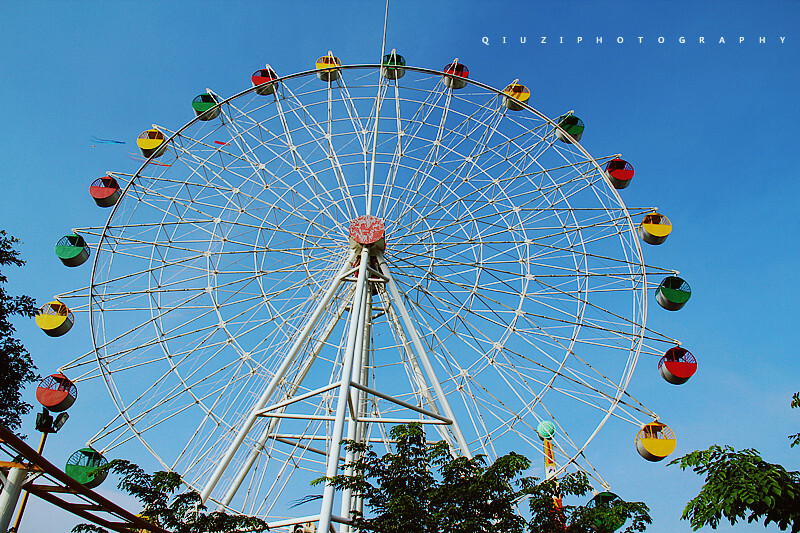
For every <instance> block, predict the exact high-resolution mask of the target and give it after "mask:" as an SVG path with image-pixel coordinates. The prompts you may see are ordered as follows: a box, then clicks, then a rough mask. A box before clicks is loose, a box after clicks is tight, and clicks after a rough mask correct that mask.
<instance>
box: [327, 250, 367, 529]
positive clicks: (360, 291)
mask: <svg viewBox="0 0 800 533" xmlns="http://www.w3.org/2000/svg"><path fill="white" fill-rule="evenodd" d="M368 263H369V250H368V249H367V247H366V246H365V247H362V249H361V263H360V264H359V266H358V279H357V280H356V290H355V296H354V297H353V306H352V312H351V313H350V325H349V329H348V331H347V344H346V347H345V350H344V353H343V354H342V356H343V361H342V379H341V384H340V385H339V398H338V400H337V404H336V417H335V419H334V423H333V432H332V434H331V440H330V446H329V447H328V464H327V468H326V470H325V477H327V478H332V477H334V476H335V475H336V472H337V471H338V469H339V454H340V453H341V450H342V443H341V441H342V436H343V434H344V422H345V418H346V416H347V404H348V399H349V396H350V379H351V376H352V375H353V360H354V359H355V355H356V354H355V351H356V347H357V346H358V345H359V343H360V342H363V338H364V329H363V327H362V328H359V327H358V326H359V324H362V325H363V322H362V319H363V317H364V302H365V300H364V292H365V291H369V290H370V289H369V287H368V285H369V283H368V282H367V264H368ZM333 497H334V487H333V485H332V484H331V483H330V482H328V481H326V482H325V489H324V491H323V493H322V506H321V508H320V512H319V528H318V529H317V531H319V532H320V533H328V530H329V529H330V526H331V514H332V511H333Z"/></svg>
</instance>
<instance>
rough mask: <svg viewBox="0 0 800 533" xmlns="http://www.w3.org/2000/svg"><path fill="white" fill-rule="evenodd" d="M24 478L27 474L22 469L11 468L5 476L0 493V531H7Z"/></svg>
mask: <svg viewBox="0 0 800 533" xmlns="http://www.w3.org/2000/svg"><path fill="white" fill-rule="evenodd" d="M26 476H27V472H26V471H25V470H24V469H22V468H12V469H11V470H9V471H8V475H7V476H5V477H6V479H5V480H4V483H3V490H2V491H1V492H0V531H8V526H9V524H10V523H11V519H12V518H13V517H14V509H15V508H16V507H17V501H18V500H19V493H20V490H21V489H22V482H23V481H25V477H26Z"/></svg>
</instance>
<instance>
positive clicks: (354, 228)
mask: <svg viewBox="0 0 800 533" xmlns="http://www.w3.org/2000/svg"><path fill="white" fill-rule="evenodd" d="M385 232H386V227H385V226H384V225H383V220H381V219H380V218H378V217H374V216H372V215H362V216H360V217H358V218H356V219H353V220H351V221H350V238H351V239H352V240H353V241H355V242H356V243H358V244H360V245H362V246H372V245H373V244H377V243H379V242H383V236H384V233H385Z"/></svg>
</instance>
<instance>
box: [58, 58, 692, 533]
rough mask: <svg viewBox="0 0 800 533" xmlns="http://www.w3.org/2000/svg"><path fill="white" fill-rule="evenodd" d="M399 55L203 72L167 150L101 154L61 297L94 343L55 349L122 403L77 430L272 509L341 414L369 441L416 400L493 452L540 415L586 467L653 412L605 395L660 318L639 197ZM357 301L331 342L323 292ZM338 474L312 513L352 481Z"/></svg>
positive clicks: (429, 418)
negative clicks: (96, 426)
mask: <svg viewBox="0 0 800 533" xmlns="http://www.w3.org/2000/svg"><path fill="white" fill-rule="evenodd" d="M405 70H406V75H405V76H404V77H403V78H402V79H398V80H392V82H391V83H389V82H388V81H387V80H386V79H385V78H383V77H381V75H380V68H379V66H377V65H371V66H344V67H342V69H341V76H340V77H339V79H338V80H336V82H335V83H326V84H322V83H320V82H319V80H318V79H317V77H316V75H315V74H314V73H313V72H305V73H299V74H296V75H291V76H286V77H283V78H281V79H280V80H278V81H277V82H276V84H275V88H276V90H275V92H274V94H272V95H267V96H264V95H257V94H255V91H254V90H253V89H252V88H251V89H248V90H247V91H243V92H242V93H239V94H237V95H234V96H232V97H230V98H227V99H226V98H223V97H220V102H221V104H220V107H219V109H220V111H221V114H220V117H219V119H218V120H212V121H199V120H193V121H192V122H190V123H189V124H187V125H186V126H184V127H183V128H181V129H179V130H178V131H175V132H174V133H172V132H170V130H169V129H168V128H164V127H159V128H160V129H161V130H162V131H164V132H165V133H166V134H168V135H169V136H170V137H169V140H168V141H167V144H168V145H169V147H168V149H167V151H166V152H165V154H164V155H163V156H162V158H161V159H160V160H159V162H160V163H164V164H168V165H171V166H164V167H161V166H154V165H149V164H147V165H143V166H142V168H141V169H140V170H139V171H138V172H136V173H135V174H133V175H126V174H121V173H113V175H114V176H115V177H116V178H117V179H118V181H120V182H121V183H126V182H127V187H125V189H124V193H123V195H122V196H121V198H120V201H119V202H118V203H117V205H115V206H114V208H113V209H112V214H111V216H110V217H109V219H108V221H107V222H106V223H105V225H103V226H102V227H97V228H82V229H80V231H81V233H82V234H84V235H87V236H88V237H89V239H90V240H91V239H92V238H95V239H97V240H99V242H98V243H97V244H96V245H94V243H92V246H93V248H94V249H96V250H97V253H96V254H95V258H94V267H93V272H92V280H91V283H90V286H89V287H86V288H83V289H78V290H76V291H73V292H72V293H68V294H65V295H61V297H60V298H61V299H62V300H70V299H71V301H69V305H70V308H72V309H74V310H76V311H78V313H80V312H81V311H83V310H89V311H90V312H91V318H90V326H91V330H92V342H93V345H94V349H93V351H92V352H91V353H89V354H86V355H85V356H83V357H81V358H78V359H76V360H75V361H73V362H70V363H68V364H67V365H65V366H64V367H63V370H64V371H67V372H68V373H69V375H70V376H71V377H72V376H75V378H76V379H77V380H82V379H89V378H96V377H99V378H101V379H103V380H104V381H105V383H106V386H107V388H108V390H109V393H110V394H111V397H112V400H113V401H114V403H115V407H116V409H117V411H118V413H117V414H116V415H115V416H114V417H113V418H112V420H111V421H110V422H109V423H108V424H106V425H105V426H104V427H103V428H102V429H101V430H100V431H99V432H98V433H97V435H96V436H95V437H93V438H92V439H91V442H96V444H95V446H96V447H98V448H102V449H103V450H104V451H108V450H111V449H113V448H115V447H121V446H123V445H124V444H125V443H126V442H128V441H130V440H138V441H140V442H141V443H142V445H144V446H145V448H146V449H147V450H149V451H150V452H151V453H152V454H153V455H154V456H155V458H156V460H157V461H159V462H160V463H161V464H162V465H163V466H164V467H165V468H170V469H173V470H176V471H178V472H180V473H181V475H182V477H183V479H184V481H185V482H186V483H187V484H188V485H189V486H191V487H193V488H196V489H198V490H202V491H203V496H204V499H206V501H212V502H216V503H219V504H221V505H222V506H223V507H225V508H226V509H229V510H234V511H239V512H244V513H249V514H255V515H259V516H262V517H265V518H266V519H267V520H268V521H269V522H270V523H273V524H291V523H298V522H292V521H291V520H290V519H288V518H286V515H287V514H293V513H295V511H297V514H304V515H308V514H309V513H308V511H309V510H308V509H297V510H295V509H293V508H292V507H291V502H292V501H294V500H296V499H297V498H298V497H300V496H302V495H305V494H308V491H313V490H315V489H310V488H309V487H308V481H309V480H310V479H313V478H316V477H320V476H322V475H325V474H326V473H328V472H329V471H331V470H330V469H331V468H332V467H331V465H332V464H333V463H335V462H337V461H338V460H339V455H340V452H341V450H339V451H338V452H337V453H336V454H334V453H333V452H332V450H333V449H334V448H336V446H338V438H340V437H341V435H344V434H346V435H347V436H348V437H353V436H354V437H355V438H356V439H357V440H359V441H361V442H368V443H374V444H376V445H378V446H379V447H380V448H381V449H382V450H388V449H389V448H390V446H391V445H392V441H391V439H390V437H389V435H388V430H389V427H388V426H387V425H388V424H391V423H401V422H409V421H416V422H420V423H423V424H425V427H426V431H428V434H429V438H430V439H431V440H433V439H436V438H439V439H444V440H446V441H447V442H448V443H449V444H450V446H451V449H453V450H454V452H456V453H463V454H464V455H467V456H469V455H471V454H476V453H483V454H487V455H488V456H489V457H490V459H491V458H493V457H496V456H497V455H499V454H501V453H505V452H506V451H509V449H510V448H509V447H510V446H513V447H514V450H515V451H518V452H521V453H525V454H527V455H531V454H537V453H541V451H540V450H541V446H540V444H539V442H538V438H535V427H536V424H537V423H538V422H539V421H541V420H543V419H549V420H552V421H553V422H554V423H555V424H556V426H557V437H556V438H555V439H554V443H555V444H556V450H555V453H556V455H557V459H558V462H559V465H561V466H562V468H567V467H572V466H576V467H578V468H582V469H584V470H586V471H587V472H588V473H589V474H590V475H592V476H594V477H595V478H596V479H601V478H600V476H599V474H597V473H596V471H595V470H594V468H593V466H592V465H591V463H590V462H589V461H588V459H587V455H586V453H585V452H586V451H587V446H588V445H589V444H590V442H591V441H592V439H593V438H594V437H595V435H597V433H598V431H599V430H600V428H601V427H602V426H603V424H605V423H606V421H608V420H610V419H612V418H613V417H616V418H618V419H621V420H623V421H626V422H629V423H631V424H632V427H634V428H638V427H640V426H641V420H640V419H639V418H640V417H645V418H650V417H652V416H654V415H653V413H651V412H650V411H649V410H647V409H646V408H645V407H644V406H642V405H641V404H639V403H638V402H636V401H635V400H632V399H630V398H629V397H627V396H624V394H625V388H626V387H627V385H628V383H629V381H630V379H631V376H632V373H633V369H634V366H635V364H636V361H637V359H638V357H639V354H640V353H644V354H647V355H659V356H660V355H661V353H662V352H663V349H661V346H663V345H665V344H668V345H674V343H675V342H677V341H675V340H674V339H670V338H669V337H667V336H664V335H661V334H658V333H655V332H652V331H648V330H646V329H645V319H646V313H647V306H646V299H647V295H648V292H647V291H648V288H649V285H648V283H647V281H646V275H650V273H647V272H645V269H644V262H643V258H642V253H641V246H640V245H639V239H638V236H637V234H636V225H635V224H634V223H633V218H635V217H637V216H639V215H641V214H644V213H649V212H651V208H650V207H646V208H636V209H629V208H627V207H626V206H625V205H624V203H623V202H622V199H621V197H620V196H619V193H618V191H616V190H615V189H613V188H612V187H610V186H609V184H608V182H607V176H606V175H605V173H604V172H603V171H602V168H601V167H600V166H599V162H602V161H603V159H601V160H600V161H598V160H595V159H594V158H592V157H591V156H590V154H589V153H588V152H587V151H586V150H585V149H584V148H583V147H582V146H581V145H580V144H579V143H573V144H569V145H567V144H564V143H560V142H555V135H554V134H553V132H554V129H555V127H556V126H555V123H554V122H553V121H552V120H550V119H548V118H547V117H546V116H544V115H543V114H541V113H539V112H538V111H536V110H534V109H532V108H530V106H527V105H525V106H523V107H524V109H523V110H520V111H518V112H515V113H507V112H506V111H507V110H506V108H505V107H503V106H502V96H501V93H500V92H499V91H497V90H495V89H492V88H491V87H489V86H486V85H484V84H481V83H478V82H474V81H469V82H468V85H469V88H468V89H463V90H459V91H455V92H454V91H451V90H448V89H447V88H446V87H445V85H444V83H443V82H442V77H441V72H437V71H433V70H426V69H419V68H413V67H406V69H405ZM599 129H600V128H595V127H594V126H591V125H590V129H589V130H587V131H590V132H596V131H599ZM585 139H586V140H588V139H590V136H589V134H588V133H587V136H586V137H585ZM218 140H219V141H225V144H218V143H217V142H216V141H218ZM610 157H613V156H610ZM365 212H366V213H369V214H371V215H374V216H376V217H379V218H381V219H382V220H383V221H384V223H385V225H386V246H387V248H386V251H385V253H384V254H381V256H380V266H379V267H378V270H379V271H380V272H378V273H377V274H378V275H376V272H375V271H374V269H373V268H372V267H370V266H369V265H368V264H365V263H364V262H362V265H361V266H364V267H365V268H366V272H367V275H368V276H369V279H370V280H372V281H369V282H368V283H367V282H366V281H365V282H364V283H365V284H366V285H369V287H368V288H365V289H364V290H365V291H366V293H368V294H370V295H371V294H372V290H371V289H372V288H374V289H376V290H377V294H378V296H379V297H380V304H378V303H377V302H378V299H376V305H375V308H374V309H372V310H371V311H370V310H369V309H366V308H367V307H368V306H369V303H370V302H371V297H370V296H367V298H366V303H364V301H363V299H362V300H359V299H358V298H356V294H355V291H356V288H357V287H358V286H359V283H358V278H357V277H356V276H355V271H356V269H353V268H352V266H351V265H352V261H353V260H354V259H355V257H356V255H357V254H358V253H360V252H359V250H357V249H356V250H351V251H349V250H348V239H347V237H348V235H347V224H348V223H349V222H350V221H351V220H353V219H354V218H356V217H357V216H358V215H360V214H364V213H365ZM348 255H349V257H348ZM342 265H345V267H342ZM359 270H360V269H359ZM669 272H670V271H666V270H658V269H654V270H653V272H652V274H653V275H654V276H656V279H660V278H661V277H663V274H664V273H669ZM333 285H336V286H337V287H338V288H336V289H334V288H333ZM323 294H327V296H326V298H327V300H326V301H325V302H324V303H323V298H322V295H323ZM87 295H88V296H89V304H88V305H87V304H86V303H84V302H83V301H80V300H78V298H79V297H83V298H85V297H86V296H87ZM354 302H355V303H354ZM359 302H360V303H359ZM359 305H361V309H364V312H363V313H362V316H363V319H361V320H364V321H365V323H363V324H362V325H361V326H355V327H356V329H357V331H360V333H359V335H361V337H360V338H361V339H362V340H361V341H360V342H359V343H357V344H353V345H352V347H351V348H350V349H348V339H349V330H350V329H351V327H352V326H350V327H348V326H346V325H345V322H346V321H344V320H340V317H341V315H342V313H343V311H344V309H345V308H346V307H347V306H352V307H354V308H359ZM358 312H359V311H358V309H351V313H350V315H351V317H352V316H356V315H358ZM350 323H351V324H352V320H350ZM646 331H647V335H645V332H646ZM347 354H350V355H351V356H352V361H351V363H349V364H350V365H351V367H350V371H349V372H348V371H347V370H346V368H345V366H346V364H345V363H346V362H347V357H349V356H348V355H347ZM97 363H99V365H98V366H97V367H96V368H95V369H93V370H90V367H94V365H96V364H97ZM131 376H135V377H136V379H130V377H131ZM265 383H266V384H267V385H266V389H265ZM344 389H347V391H348V392H347V400H348V401H345V402H342V401H338V403H337V395H336V394H333V393H332V391H333V390H337V391H339V392H341V391H342V390H344ZM343 406H344V407H343ZM345 407H346V410H345V412H344V415H342V416H339V414H340V413H339V409H341V408H345ZM578 412H579V413H580V416H573V415H572V414H573V413H578ZM259 418H264V420H258V419H259ZM257 424H262V426H261V427H260V428H259V429H260V431H259V432H258V436H257V437H256V436H254V435H255V432H253V431H252V428H253V427H255V425H257ZM345 425H346V426H347V429H346V430H345V429H344V426H345ZM173 428H188V430H187V433H186V434H184V435H183V437H182V439H181V440H182V442H181V444H180V445H179V446H175V445H174V443H175V441H176V439H175V432H174V429H173ZM339 429H340V430H341V435H339V437H338V438H334V437H335V434H336V432H337V431H338V430H339ZM335 430H336V431H335ZM345 431H346V433H345ZM165 436H166V437H165ZM167 437H168V438H167ZM323 442H324V443H325V444H324V445H323V444H322V443H323ZM243 446H244V447H245V448H246V449H245V450H242V449H241V448H242V447H243ZM337 449H338V448H337ZM237 450H238V451H237ZM122 453H123V454H124V453H125V452H122ZM347 459H348V457H347V456H345V460H347ZM333 471H334V472H338V473H342V472H344V473H347V471H346V470H342V469H341V468H338V469H335V470H333ZM344 496H345V497H344V498H343V500H342V501H340V502H338V503H340V504H341V509H342V515H343V517H338V518H337V517H334V516H332V515H331V514H330V510H329V511H328V512H327V513H323V514H325V515H326V516H329V517H330V521H329V522H330V523H334V522H337V521H340V519H344V518H346V514H347V511H349V509H350V508H353V507H355V508H359V506H360V505H361V502H359V501H350V500H351V499H352V498H350V497H349V496H348V495H344ZM332 500H333V497H332V496H331V497H330V498H329V499H328V501H326V503H325V505H326V506H328V505H329V504H330V509H332V505H333V503H332ZM314 516H317V515H314ZM286 520H290V521H289V522H287V521H286ZM326 520H327V519H326ZM301 522H302V521H301ZM281 527H283V526H281Z"/></svg>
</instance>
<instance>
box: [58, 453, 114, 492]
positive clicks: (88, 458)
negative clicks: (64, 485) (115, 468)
mask: <svg viewBox="0 0 800 533" xmlns="http://www.w3.org/2000/svg"><path fill="white" fill-rule="evenodd" d="M107 464H108V461H107V460H106V458H105V457H103V454H101V453H100V452H98V451H97V450H95V449H93V448H82V449H80V450H78V451H77V452H75V453H73V454H72V455H71V456H70V457H69V459H68V460H67V465H66V466H65V467H64V472H66V473H67V475H68V476H69V477H71V478H72V479H74V480H75V481H77V482H78V483H80V484H82V485H83V486H84V487H86V488H89V489H93V488H95V487H97V486H99V485H100V484H101V483H102V482H103V481H105V479H106V477H107V476H108V471H103V472H96V470H97V469H98V468H100V467H101V466H104V465H107Z"/></svg>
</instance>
